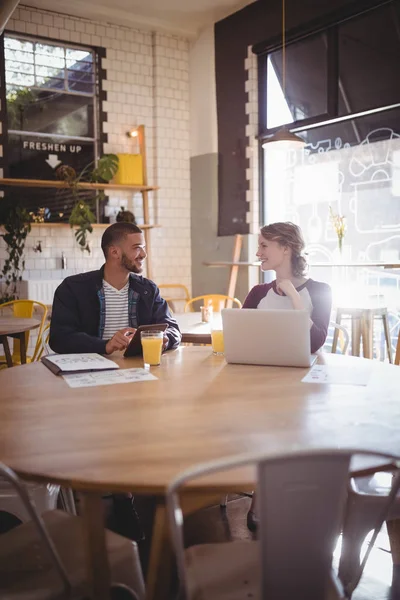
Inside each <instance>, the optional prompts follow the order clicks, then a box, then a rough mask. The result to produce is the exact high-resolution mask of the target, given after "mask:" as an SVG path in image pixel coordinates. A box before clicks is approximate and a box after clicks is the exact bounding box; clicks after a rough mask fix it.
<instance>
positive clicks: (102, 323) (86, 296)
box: [50, 222, 181, 354]
mask: <svg viewBox="0 0 400 600" xmlns="http://www.w3.org/2000/svg"><path fill="white" fill-rule="evenodd" d="M101 248H102V250H103V252H104V256H105V259H106V262H105V264H104V265H103V267H102V268H101V269H100V270H99V271H90V272H89V273H81V274H80V275H73V276H71V277H66V279H64V281H63V282H62V284H61V285H59V287H58V288H57V290H56V293H55V295H54V303H53V309H52V315H51V326H50V347H51V348H52V350H54V352H58V353H60V354H67V353H80V352H97V353H98V354H112V353H113V352H115V351H116V350H125V348H126V347H127V346H128V344H129V341H130V340H131V336H132V334H133V333H135V331H136V329H137V327H139V325H149V324H151V323H167V324H168V329H167V330H166V331H165V337H164V350H168V349H171V348H176V347H177V346H178V345H179V343H180V341H181V333H180V331H179V327H178V324H177V322H176V321H175V319H173V318H172V316H171V314H170V311H169V309H168V305H167V303H166V301H165V300H163V299H162V298H161V296H160V292H159V290H158V288H157V286H156V285H155V283H153V282H152V281H150V279H146V278H145V277H142V276H141V275H140V273H142V271H143V262H144V260H145V258H146V256H147V255H146V250H145V243H144V236H143V233H142V231H141V229H140V228H139V227H138V226H137V225H134V224H133V223H126V222H121V223H114V225H110V227H107V229H106V230H105V232H104V234H103V237H102V239H101Z"/></svg>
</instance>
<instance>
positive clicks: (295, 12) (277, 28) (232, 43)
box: [215, 0, 379, 235]
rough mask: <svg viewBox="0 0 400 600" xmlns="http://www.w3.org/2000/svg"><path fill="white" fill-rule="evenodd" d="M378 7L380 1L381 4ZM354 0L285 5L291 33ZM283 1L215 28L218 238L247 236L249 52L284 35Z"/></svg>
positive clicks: (293, 0) (262, 4)
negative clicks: (223, 236) (246, 111)
mask: <svg viewBox="0 0 400 600" xmlns="http://www.w3.org/2000/svg"><path fill="white" fill-rule="evenodd" d="M378 3H379V2H378V1H377V4H378ZM351 4H354V0H351V1H350V0H318V2H316V0H302V1H301V2H300V1H299V0H286V29H287V30H291V29H295V28H298V27H302V26H303V25H306V24H307V23H309V22H310V21H314V20H316V19H322V18H323V17H324V16H326V15H327V14H330V13H332V12H333V11H335V10H338V9H340V8H343V7H348V6H349V5H351ZM281 6H282V5H281V0H258V1H257V2H255V3H253V4H250V5H249V6H246V7H245V8H244V9H243V10H241V11H238V12H236V13H234V14H233V15H231V16H229V17H227V18H226V19H223V20H222V21H219V22H218V23H216V24H215V69H216V87H217V116H218V153H219V161H218V196H219V206H218V235H234V234H236V233H244V234H245V233H248V231H249V228H248V225H247V224H246V211H247V203H246V189H247V182H246V168H247V166H248V165H247V159H246V156H245V151H246V145H247V138H246V124H247V115H246V114H245V104H246V101H247V94H246V93H245V81H246V77H247V75H246V71H245V69H244V61H245V59H246V56H247V47H248V46H252V45H253V44H257V43H260V42H263V41H265V40H269V39H273V38H275V37H276V36H279V35H280V32H281V30H282V21H281V19H282V12H281V11H282V8H281Z"/></svg>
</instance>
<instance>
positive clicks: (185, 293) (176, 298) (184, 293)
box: [158, 283, 190, 312]
mask: <svg viewBox="0 0 400 600" xmlns="http://www.w3.org/2000/svg"><path fill="white" fill-rule="evenodd" d="M158 289H159V290H160V292H161V296H162V297H163V298H164V300H165V301H166V302H167V303H168V306H169V307H170V309H171V310H172V311H173V312H182V308H184V306H185V305H186V303H187V302H188V301H189V300H190V293H189V290H188V288H187V287H186V285H183V284H182V283H162V284H160V285H159V286H158ZM179 308H181V310H179Z"/></svg>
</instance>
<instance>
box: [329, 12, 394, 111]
mask: <svg viewBox="0 0 400 600" xmlns="http://www.w3.org/2000/svg"><path fill="white" fill-rule="evenodd" d="M397 27H398V26H397V16H396V14H395V8H394V6H388V7H383V8H379V9H377V10H374V11H371V12H369V13H367V14H365V15H364V16H362V17H358V18H357V19H353V20H351V21H348V22H347V23H344V24H343V25H341V26H340V28H339V76H340V81H339V114H341V115H345V114H351V113H354V112H359V111H362V110H367V109H369V108H376V107H379V106H388V105H390V104H395V103H397V102H399V99H400V78H399V55H400V43H399V33H398V28H397Z"/></svg>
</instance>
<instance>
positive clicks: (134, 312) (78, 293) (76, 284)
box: [50, 222, 181, 542]
mask: <svg viewBox="0 0 400 600" xmlns="http://www.w3.org/2000/svg"><path fill="white" fill-rule="evenodd" d="M101 247H102V250H103V252H104V256H105V259H106V262H105V264H104V265H103V267H102V268H101V269H100V270H99V271H91V272H89V273H82V274H80V275H73V276H72V277H67V278H66V279H64V281H63V282H62V284H61V285H60V286H59V287H58V288H57V290H56V293H55V295H54V303H53V309H52V315H51V325H50V346H51V348H52V350H54V351H55V352H58V353H61V354H64V353H75V352H76V353H80V352H97V353H99V354H112V353H113V352H115V351H116V350H125V348H126V347H127V346H128V344H129V341H130V339H131V336H132V334H133V333H135V330H136V328H137V327H139V325H149V324H151V323H168V329H167V330H166V332H165V337H164V349H165V350H168V349H171V348H176V347H177V346H178V345H179V343H180V341H181V333H180V331H179V327H178V325H177V323H176V321H175V320H174V319H173V318H172V316H171V314H170V312H169V309H168V305H167V303H166V302H165V300H163V299H162V298H161V296H160V292H159V290H158V288H157V286H156V285H155V283H153V282H152V281H150V280H149V279H146V278H145V277H142V276H141V275H140V273H141V272H142V271H143V262H144V260H145V258H146V256H147V255H146V250H145V243H144V237H143V233H142V231H141V229H139V227H137V225H134V224H133V223H126V222H121V223H115V224H114V225H111V226H110V227H107V229H106V230H105V232H104V234H103V237H102V239H101ZM132 460H134V459H133V458H132ZM147 504H149V502H147ZM104 506H105V513H106V526H107V527H108V528H109V529H112V530H113V531H115V532H117V533H119V534H121V535H125V536H126V537H128V538H131V539H134V540H136V541H138V542H139V541H141V540H143V539H144V534H143V529H142V526H141V523H140V521H139V518H138V516H137V513H136V509H135V506H134V502H133V497H132V495H131V494H112V495H108V496H106V497H104ZM147 512H148V511H147ZM147 512H146V514H147Z"/></svg>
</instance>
